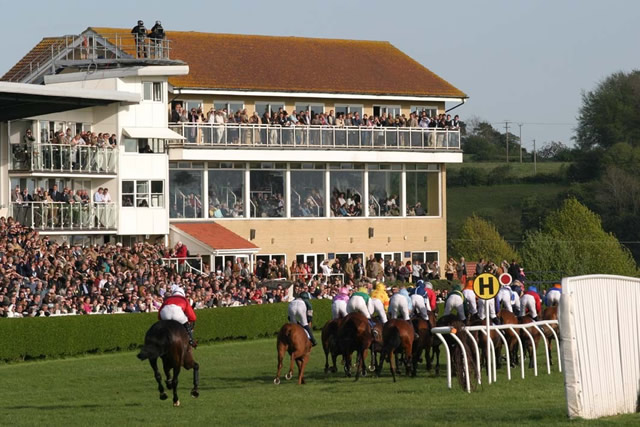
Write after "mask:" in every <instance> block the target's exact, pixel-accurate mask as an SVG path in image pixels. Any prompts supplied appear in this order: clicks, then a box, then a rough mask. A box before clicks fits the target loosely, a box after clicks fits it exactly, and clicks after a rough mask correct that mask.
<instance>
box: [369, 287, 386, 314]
mask: <svg viewBox="0 0 640 427" xmlns="http://www.w3.org/2000/svg"><path fill="white" fill-rule="evenodd" d="M371 298H375V299H379V300H380V301H382V305H383V306H384V309H385V310H387V309H388V308H389V295H388V294H387V289H386V288H385V286H384V283H381V282H378V284H377V285H376V288H375V289H374V291H373V292H371Z"/></svg>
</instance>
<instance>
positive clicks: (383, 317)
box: [369, 283, 389, 325]
mask: <svg viewBox="0 0 640 427" xmlns="http://www.w3.org/2000/svg"><path fill="white" fill-rule="evenodd" d="M380 286H382V292H379V288H380ZM374 294H375V295H374ZM378 297H382V298H378ZM383 298H386V300H387V304H388V303H389V295H387V291H386V290H385V288H384V285H383V284H382V283H378V285H376V289H375V290H374V291H373V292H372V293H371V298H370V299H369V313H371V314H374V315H375V314H377V315H378V317H379V318H380V321H381V322H382V324H383V325H384V324H385V323H387V312H386V311H385V308H384V302H383Z"/></svg>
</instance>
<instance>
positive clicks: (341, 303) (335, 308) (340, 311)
mask: <svg viewBox="0 0 640 427" xmlns="http://www.w3.org/2000/svg"><path fill="white" fill-rule="evenodd" d="M348 302H349V288H348V287H347V286H346V285H343V286H341V287H340V289H339V290H338V293H337V294H336V295H335V296H334V297H333V302H332V303H331V320H335V319H339V318H341V317H344V316H346V315H347V303H348Z"/></svg>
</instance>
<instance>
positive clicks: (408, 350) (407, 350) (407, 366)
mask: <svg viewBox="0 0 640 427" xmlns="http://www.w3.org/2000/svg"><path fill="white" fill-rule="evenodd" d="M412 351H413V348H412V345H411V341H408V342H407V344H406V346H405V349H404V352H405V355H404V357H405V359H404V367H405V370H406V371H407V376H412V377H414V376H415V374H413V372H414V371H413V363H412V362H411V356H412V353H411V352H412Z"/></svg>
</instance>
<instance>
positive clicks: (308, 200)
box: [291, 171, 324, 217]
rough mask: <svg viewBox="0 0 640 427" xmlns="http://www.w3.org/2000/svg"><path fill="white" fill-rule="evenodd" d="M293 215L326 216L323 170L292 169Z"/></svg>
mask: <svg viewBox="0 0 640 427" xmlns="http://www.w3.org/2000/svg"><path fill="white" fill-rule="evenodd" d="M291 216H293V217H322V216H324V172H323V171H291Z"/></svg>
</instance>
